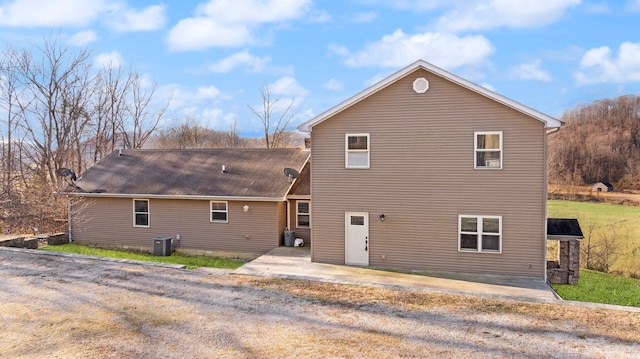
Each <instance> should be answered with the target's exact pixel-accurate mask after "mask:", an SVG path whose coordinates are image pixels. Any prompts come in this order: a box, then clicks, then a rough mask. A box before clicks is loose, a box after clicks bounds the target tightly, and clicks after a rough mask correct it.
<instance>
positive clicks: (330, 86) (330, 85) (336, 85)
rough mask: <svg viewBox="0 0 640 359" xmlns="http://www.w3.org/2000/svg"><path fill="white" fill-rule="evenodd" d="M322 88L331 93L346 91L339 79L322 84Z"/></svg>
mask: <svg viewBox="0 0 640 359" xmlns="http://www.w3.org/2000/svg"><path fill="white" fill-rule="evenodd" d="M322 88H325V89H327V90H331V91H344V83H343V82H342V81H340V80H338V79H335V78H333V79H331V80H329V81H327V82H325V83H323V84H322Z"/></svg>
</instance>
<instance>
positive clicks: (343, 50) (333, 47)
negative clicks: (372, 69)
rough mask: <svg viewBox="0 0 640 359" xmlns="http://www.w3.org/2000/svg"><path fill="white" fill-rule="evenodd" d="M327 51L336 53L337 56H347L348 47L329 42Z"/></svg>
mask: <svg viewBox="0 0 640 359" xmlns="http://www.w3.org/2000/svg"><path fill="white" fill-rule="evenodd" d="M329 51H331V52H332V53H334V54H336V55H338V56H347V55H349V49H348V48H347V47H346V46H343V45H338V44H329Z"/></svg>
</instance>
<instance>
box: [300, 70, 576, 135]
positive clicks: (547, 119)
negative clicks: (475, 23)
mask: <svg viewBox="0 0 640 359" xmlns="http://www.w3.org/2000/svg"><path fill="white" fill-rule="evenodd" d="M419 68H423V69H425V70H428V71H430V72H432V73H434V74H436V75H438V76H441V77H443V78H445V79H447V80H449V81H451V82H453V83H456V84H458V85H460V86H462V87H464V88H467V89H469V90H471V91H474V92H476V93H478V94H480V95H483V96H485V97H487V98H489V99H492V100H494V101H496V102H498V103H501V104H503V105H505V106H507V107H510V108H512V109H514V110H516V111H519V112H521V113H523V114H525V115H528V116H530V117H533V118H535V119H537V120H539V121H541V122H544V123H545V128H556V127H561V126H562V125H564V123H563V122H562V121H560V120H558V119H556V118H553V117H551V116H548V115H545V114H544V113H542V112H539V111H536V110H534V109H532V108H530V107H528V106H525V105H523V104H521V103H519V102H516V101H514V100H511V99H509V98H507V97H505V96H502V95H500V94H498V93H496V92H493V91H491V90H489V89H487V88H485V87H482V86H480V85H478V84H475V83H473V82H471V81H468V80H465V79H463V78H462V77H459V76H457V75H454V74H452V73H450V72H448V71H446V70H444V69H441V68H439V67H437V66H434V65H432V64H430V63H428V62H426V61H424V60H418V61H416V62H414V63H412V64H411V65H409V66H407V67H405V68H403V69H400V70H398V71H396V72H395V73H393V74H391V75H390V76H388V77H386V78H385V79H383V80H381V81H379V82H377V83H376V84H374V85H373V86H371V87H368V88H366V89H365V90H363V91H361V92H359V93H357V94H355V95H354V96H352V97H350V98H348V99H346V100H345V101H343V102H341V103H339V104H338V105H336V106H333V107H331V108H330V109H328V110H326V111H325V112H323V113H321V114H319V115H318V116H316V117H314V118H312V119H310V120H309V121H307V122H304V123H303V124H301V125H300V126H298V130H299V131H302V132H311V129H312V127H313V126H315V125H317V124H319V123H321V122H323V121H324V120H326V119H328V118H330V117H331V116H333V115H335V114H336V113H338V112H340V111H342V110H344V109H346V108H348V107H350V106H352V105H353V104H355V103H357V102H359V101H361V100H362V99H364V98H366V97H368V96H370V95H372V94H374V93H376V92H378V91H380V90H381V89H383V88H385V87H387V86H389V85H390V84H392V83H394V82H396V81H397V80H399V79H400V78H402V77H404V76H405V75H407V74H409V73H411V72H413V71H415V70H417V69H419Z"/></svg>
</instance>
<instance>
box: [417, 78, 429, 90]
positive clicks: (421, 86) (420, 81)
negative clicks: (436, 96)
mask: <svg viewBox="0 0 640 359" xmlns="http://www.w3.org/2000/svg"><path fill="white" fill-rule="evenodd" d="M428 89H429V81H427V79H425V78H424V77H418V78H417V79H415V81H413V91H415V92H416V93H425V92H427V90H428Z"/></svg>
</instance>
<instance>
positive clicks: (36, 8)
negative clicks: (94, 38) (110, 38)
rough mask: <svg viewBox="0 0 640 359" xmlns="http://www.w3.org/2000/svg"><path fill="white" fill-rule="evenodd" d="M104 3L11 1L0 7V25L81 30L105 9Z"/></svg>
mask: <svg viewBox="0 0 640 359" xmlns="http://www.w3.org/2000/svg"><path fill="white" fill-rule="evenodd" d="M107 7H108V6H107V4H106V3H105V1H104V0H67V1H40V0H14V1H9V2H4V4H3V5H1V6H0V25H9V26H18V27H60V26H76V27H84V26H87V25H89V24H90V23H91V22H92V21H94V20H96V19H97V18H98V16H99V15H100V14H101V13H102V12H103V11H105V10H107Z"/></svg>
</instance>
